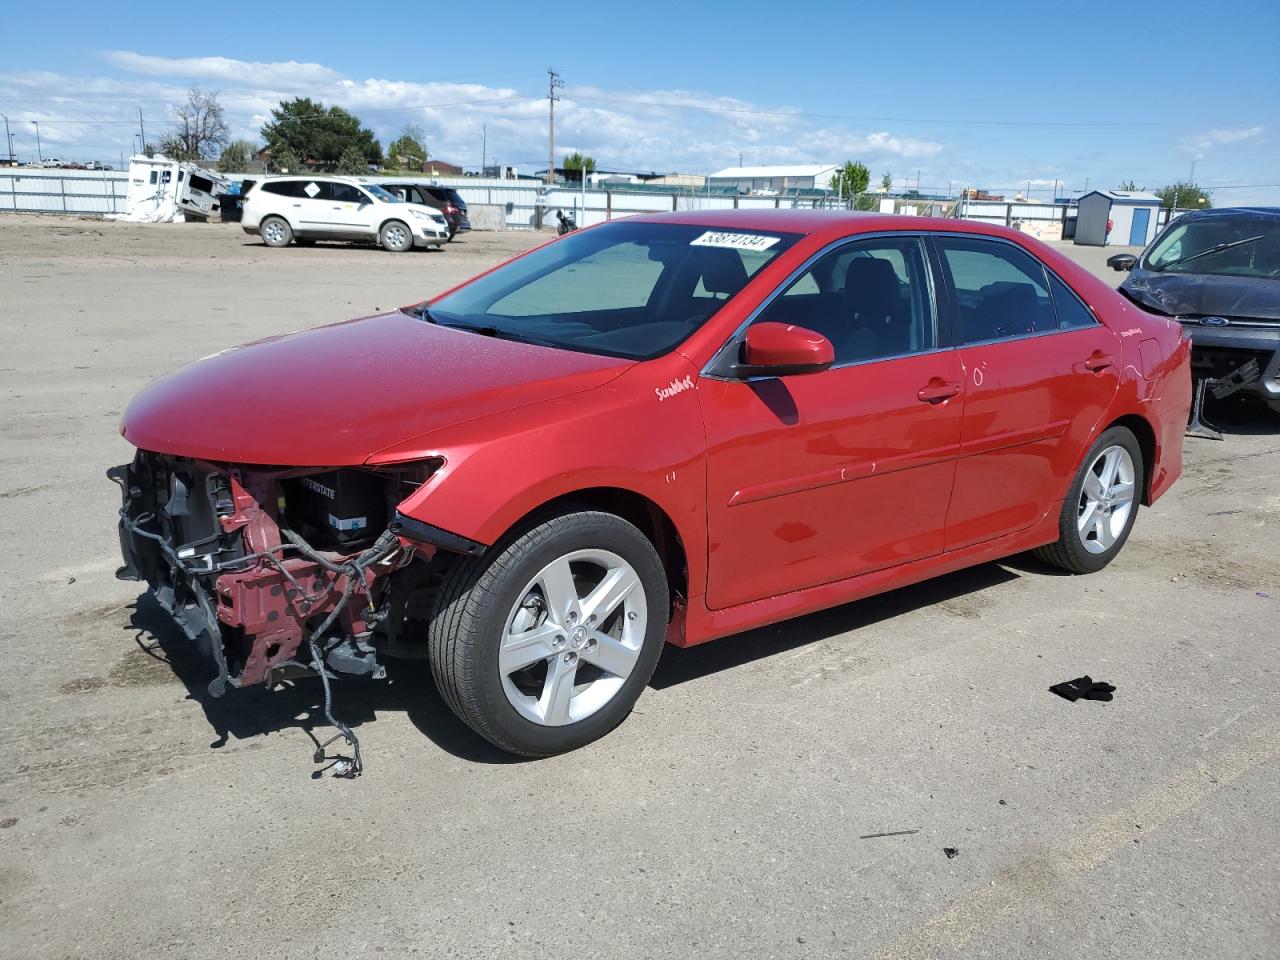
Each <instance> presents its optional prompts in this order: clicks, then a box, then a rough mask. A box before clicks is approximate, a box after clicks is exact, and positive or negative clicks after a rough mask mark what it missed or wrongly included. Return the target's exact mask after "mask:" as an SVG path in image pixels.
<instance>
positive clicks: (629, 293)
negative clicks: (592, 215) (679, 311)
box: [489, 243, 662, 317]
mask: <svg viewBox="0 0 1280 960" xmlns="http://www.w3.org/2000/svg"><path fill="white" fill-rule="evenodd" d="M661 274H662V264H661V263H659V262H657V261H655V260H651V259H650V258H649V248H648V247H647V246H645V245H642V244H639V243H620V244H616V245H614V246H611V247H606V248H605V249H603V250H600V251H597V252H596V253H593V254H591V255H590V256H587V257H583V258H582V259H581V260H579V261H577V262H576V263H572V264H569V265H568V266H565V267H563V268H562V269H560V270H556V271H555V272H553V273H548V274H546V275H545V276H543V277H540V278H538V279H537V280H534V281H533V282H532V283H530V284H528V285H526V286H524V287H522V288H521V289H519V290H516V291H515V292H513V293H511V294H509V295H507V296H505V297H503V298H502V299H501V300H498V301H496V302H495V303H494V304H493V305H492V306H491V307H490V308H489V312H490V313H494V314H498V315H500V316H505V317H531V316H541V315H545V314H550V313H561V314H564V313H584V312H588V311H595V310H624V309H627V308H630V307H643V306H645V305H646V304H647V303H648V302H649V295H650V294H651V293H652V292H653V287H654V285H655V284H656V283H657V282H658V277H659V276H661Z"/></svg>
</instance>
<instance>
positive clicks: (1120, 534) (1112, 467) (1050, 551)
mask: <svg viewBox="0 0 1280 960" xmlns="http://www.w3.org/2000/svg"><path fill="white" fill-rule="evenodd" d="M1144 469H1145V468H1144V464H1143V462H1142V448H1141V447H1140V446H1139V445H1138V439H1137V438H1136V437H1135V436H1134V435H1133V434H1132V433H1131V432H1130V431H1129V430H1127V429H1125V428H1124V427H1112V428H1110V429H1109V430H1106V431H1104V432H1103V434H1102V436H1100V437H1099V438H1098V439H1097V440H1096V441H1095V442H1094V444H1093V446H1092V447H1090V448H1089V452H1088V453H1087V454H1085V458H1084V461H1083V462H1082V463H1081V464H1080V469H1079V470H1078V471H1077V472H1076V477H1075V479H1074V480H1073V481H1072V482H1071V488H1070V489H1069V490H1068V491H1067V496H1066V499H1065V500H1063V502H1062V513H1061V514H1059V516H1058V540H1057V542H1056V543H1051V544H1049V545H1048V546H1044V547H1039V548H1038V549H1036V550H1035V555H1036V556H1037V557H1039V558H1040V559H1041V560H1043V561H1045V562H1046V563H1051V564H1053V565H1054V566H1055V567H1061V568H1062V569H1063V570H1067V571H1070V572H1071V573H1096V572H1097V571H1098V570H1101V569H1102V568H1103V567H1105V566H1106V565H1107V564H1108V563H1110V562H1111V561H1112V560H1114V559H1115V557H1116V554H1118V553H1119V552H1120V549H1121V548H1122V547H1123V546H1124V544H1125V541H1126V540H1128V539H1129V533H1130V532H1131V531H1132V530H1133V524H1134V521H1135V520H1137V518H1138V502H1139V501H1140V500H1141V499H1142V486H1143V478H1144V476H1145V473H1144V472H1143V471H1144Z"/></svg>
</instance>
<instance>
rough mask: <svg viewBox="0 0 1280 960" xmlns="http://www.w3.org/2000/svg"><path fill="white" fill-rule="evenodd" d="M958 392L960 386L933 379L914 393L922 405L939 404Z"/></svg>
mask: <svg viewBox="0 0 1280 960" xmlns="http://www.w3.org/2000/svg"><path fill="white" fill-rule="evenodd" d="M959 392H960V384H958V383H954V382H951V381H947V380H939V379H938V378H937V377H934V378H933V379H932V380H930V381H929V383H928V384H927V385H925V386H923V387H921V388H920V389H919V390H917V391H916V396H917V397H918V398H919V399H920V401H921V402H922V403H941V402H942V401H943V400H949V399H951V398H952V397H954V396H955V395H956V394H957V393H959Z"/></svg>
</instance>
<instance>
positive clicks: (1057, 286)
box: [1049, 273, 1098, 330]
mask: <svg viewBox="0 0 1280 960" xmlns="http://www.w3.org/2000/svg"><path fill="white" fill-rule="evenodd" d="M1049 289H1050V290H1051V291H1053V308H1054V311H1055V312H1056V313H1057V315H1058V329H1059V330H1078V329H1080V328H1081V327H1092V326H1096V325H1097V323H1098V321H1097V319H1096V318H1095V317H1094V315H1093V314H1092V313H1090V312H1089V308H1088V307H1086V306H1085V305H1084V301H1082V300H1081V299H1080V298H1079V297H1077V296H1076V295H1075V292H1074V291H1072V289H1071V288H1070V287H1068V286H1067V285H1066V284H1065V283H1063V282H1062V281H1061V280H1059V279H1058V278H1057V277H1055V276H1054V275H1053V274H1052V273H1051V274H1049Z"/></svg>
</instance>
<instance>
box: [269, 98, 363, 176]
mask: <svg viewBox="0 0 1280 960" xmlns="http://www.w3.org/2000/svg"><path fill="white" fill-rule="evenodd" d="M262 139H263V141H264V142H265V143H266V145H267V147H268V148H270V150H271V153H272V156H276V155H277V154H278V153H279V152H280V151H281V150H284V149H288V150H289V151H291V152H292V153H293V154H294V155H295V156H296V157H297V158H298V159H299V160H301V161H302V163H303V164H308V165H312V166H315V167H319V168H321V169H324V170H332V169H334V168H335V167H336V166H337V165H338V161H339V160H340V159H341V157H342V155H343V154H344V153H345V152H346V151H347V150H348V149H349V148H354V149H355V150H357V151H359V153H360V155H361V156H362V157H364V158H365V161H366V163H380V162H381V161H382V145H381V144H379V143H378V141H377V140H376V139H375V138H374V136H373V131H372V130H370V129H368V128H367V127H362V126H360V121H359V120H358V119H357V118H356V117H354V116H353V115H351V114H350V113H348V112H347V111H346V110H343V109H342V108H341V107H326V106H325V105H324V104H323V103H320V102H319V101H318V100H312V99H311V98H310V97H296V98H295V99H293V100H285V101H281V103H280V106H278V107H276V108H275V109H274V110H272V111H271V119H270V120H269V121H268V122H267V123H265V124H263V126H262Z"/></svg>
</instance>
